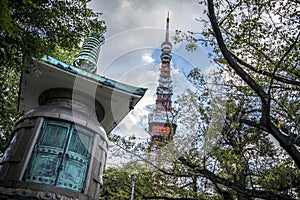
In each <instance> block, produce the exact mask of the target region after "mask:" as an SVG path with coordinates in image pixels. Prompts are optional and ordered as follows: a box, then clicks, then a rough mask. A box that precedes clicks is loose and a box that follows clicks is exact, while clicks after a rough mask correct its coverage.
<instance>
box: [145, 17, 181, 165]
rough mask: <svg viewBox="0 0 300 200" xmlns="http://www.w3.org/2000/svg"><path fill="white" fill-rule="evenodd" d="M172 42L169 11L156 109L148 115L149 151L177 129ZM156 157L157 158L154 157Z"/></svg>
mask: <svg viewBox="0 0 300 200" xmlns="http://www.w3.org/2000/svg"><path fill="white" fill-rule="evenodd" d="M171 52H172V44H171V42H170V41H169V13H168V17H167V23H166V35H165V40H164V41H163V43H162V44H161V55H160V59H161V65H160V74H159V79H158V83H159V84H158V87H157V89H156V101H155V108H154V110H153V111H152V112H151V113H150V114H149V115H148V124H149V133H150V143H149V151H152V152H153V151H157V150H158V149H159V148H160V147H162V146H164V145H165V144H167V143H168V142H170V141H172V140H173V136H174V134H175V131H176V127H177V124H176V119H175V118H174V116H173V114H172V95H173V85H172V79H171V66H170V62H171V59H172V56H171ZM154 159H155V158H154Z"/></svg>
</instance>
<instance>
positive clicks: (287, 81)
mask: <svg viewBox="0 0 300 200" xmlns="http://www.w3.org/2000/svg"><path fill="white" fill-rule="evenodd" d="M230 54H231V55H232V57H233V58H234V59H235V60H236V61H237V62H238V63H240V64H241V65H243V66H245V67H247V68H248V69H250V70H251V71H254V72H256V73H259V74H261V75H265V76H269V77H271V76H272V74H271V73H270V72H267V71H265V70H260V69H256V68H255V67H253V66H252V65H249V64H248V63H246V62H244V61H243V60H241V59H240V58H239V57H238V56H236V55H234V54H233V53H232V52H230ZM273 77H274V79H275V80H277V81H280V82H282V83H288V84H292V85H297V86H300V82H299V81H295V80H291V79H287V78H283V77H281V76H278V75H274V76H273Z"/></svg>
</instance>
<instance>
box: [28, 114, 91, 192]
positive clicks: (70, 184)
mask: <svg viewBox="0 0 300 200" xmlns="http://www.w3.org/2000/svg"><path fill="white" fill-rule="evenodd" d="M92 140H93V134H92V133H90V132H89V131H87V130H85V129H83V128H82V127H78V126H75V125H73V124H70V123H65V122H60V121H53V120H46V121H45V122H44V125H43V128H42V130H41V133H40V136H39V139H38V141H37V143H36V145H35V148H34V151H33V153H32V157H31V161H30V163H29V165H28V167H27V171H26V174H25V176H24V180H25V181H28V182H35V183H42V184H49V185H54V186H57V187H62V188H67V189H71V190H75V191H82V189H83V185H84V181H85V178H86V172H87V169H88V164H89V161H90V150H91V146H92Z"/></svg>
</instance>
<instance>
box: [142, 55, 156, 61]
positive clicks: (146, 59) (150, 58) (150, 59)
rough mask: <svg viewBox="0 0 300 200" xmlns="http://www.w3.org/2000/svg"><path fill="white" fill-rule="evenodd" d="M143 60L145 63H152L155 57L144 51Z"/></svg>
mask: <svg viewBox="0 0 300 200" xmlns="http://www.w3.org/2000/svg"><path fill="white" fill-rule="evenodd" d="M143 60H144V61H145V62H147V63H153V62H154V61H155V59H154V58H152V57H151V54H150V53H145V54H144V55H143Z"/></svg>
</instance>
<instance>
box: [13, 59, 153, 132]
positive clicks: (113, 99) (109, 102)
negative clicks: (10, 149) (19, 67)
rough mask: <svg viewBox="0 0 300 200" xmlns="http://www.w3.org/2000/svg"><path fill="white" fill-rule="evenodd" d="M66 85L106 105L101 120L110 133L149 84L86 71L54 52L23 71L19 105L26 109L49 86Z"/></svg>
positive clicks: (49, 87)
mask: <svg viewBox="0 0 300 200" xmlns="http://www.w3.org/2000/svg"><path fill="white" fill-rule="evenodd" d="M53 88H66V89H72V90H73V91H74V90H75V91H79V92H82V93H85V94H86V95H88V96H90V97H92V98H95V99H96V100H97V101H98V102H99V103H100V104H101V105H102V106H103V108H104V110H105V116H104V118H103V120H102V121H101V122H100V124H101V125H102V126H103V128H104V129H105V130H106V132H107V133H109V132H111V131H112V129H113V128H114V127H115V126H116V125H117V124H118V123H119V122H120V121H121V120H122V119H123V118H124V117H125V116H126V115H127V114H128V112H129V111H130V109H129V105H130V102H131V106H135V105H136V104H137V103H138V102H139V101H140V99H141V98H142V97H143V96H144V94H145V92H146V90H147V89H146V88H139V87H135V86H131V85H127V84H123V83H119V82H117V81H114V80H111V79H108V78H105V77H103V76H99V75H96V74H93V73H90V72H86V71H84V70H81V69H79V68H77V67H74V66H72V65H68V64H66V63H63V62H62V61H59V60H57V59H55V58H52V57H50V56H44V57H43V58H42V60H41V61H36V67H35V68H34V69H32V70H31V71H25V72H23V73H22V77H21V86H20V91H19V104H18V109H19V111H20V112H22V113H25V112H28V111H29V110H31V109H32V108H34V107H37V106H39V104H38V98H39V96H40V95H41V94H42V93H43V92H44V91H46V90H49V89H53Z"/></svg>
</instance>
